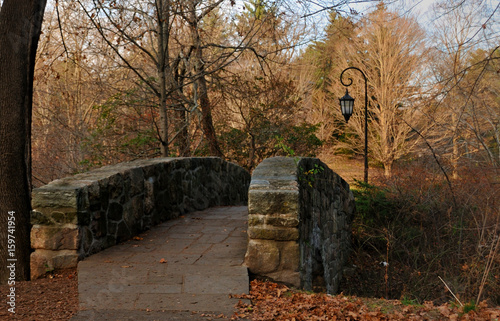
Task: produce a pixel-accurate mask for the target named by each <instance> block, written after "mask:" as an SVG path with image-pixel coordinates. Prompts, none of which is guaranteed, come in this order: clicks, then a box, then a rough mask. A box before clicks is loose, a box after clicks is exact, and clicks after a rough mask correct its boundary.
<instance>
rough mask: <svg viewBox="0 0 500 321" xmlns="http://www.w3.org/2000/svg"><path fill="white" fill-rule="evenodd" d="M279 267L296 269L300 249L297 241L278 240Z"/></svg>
mask: <svg viewBox="0 0 500 321" xmlns="http://www.w3.org/2000/svg"><path fill="white" fill-rule="evenodd" d="M280 243H281V244H280V248H281V249H280V250H281V251H280V252H281V258H280V268H281V269H283V270H290V271H297V272H298V270H299V264H300V249H299V243H298V242H280Z"/></svg>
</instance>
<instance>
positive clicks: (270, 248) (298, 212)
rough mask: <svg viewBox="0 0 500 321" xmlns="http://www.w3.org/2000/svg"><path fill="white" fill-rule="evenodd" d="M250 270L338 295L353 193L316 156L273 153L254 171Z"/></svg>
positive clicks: (347, 248)
mask: <svg viewBox="0 0 500 321" xmlns="http://www.w3.org/2000/svg"><path fill="white" fill-rule="evenodd" d="M248 212H249V219H248V225H249V226H248V235H249V243H248V249H247V253H246V257H245V263H246V265H247V266H248V268H249V270H250V272H252V273H254V274H257V275H260V276H265V277H269V278H271V279H273V280H276V281H280V282H285V283H289V284H291V285H294V286H297V287H301V288H303V289H305V290H325V291H327V292H328V293H336V292H337V291H338V287H339V283H340V280H341V278H342V269H343V266H344V264H345V262H346V260H347V257H348V255H349V251H350V240H351V222H352V218H353V215H354V197H353V194H352V192H351V191H350V189H349V185H348V184H347V183H346V182H345V181H344V180H343V179H342V178H341V177H340V176H338V175H337V174H335V173H334V172H333V171H332V170H330V169H329V168H328V167H327V166H326V165H325V164H324V163H322V162H321V161H320V160H318V159H316V158H286V157H274V158H269V159H266V160H264V161H263V162H262V163H261V164H259V166H257V168H256V169H255V170H254V172H253V174H252V181H251V183H250V190H249V195H248Z"/></svg>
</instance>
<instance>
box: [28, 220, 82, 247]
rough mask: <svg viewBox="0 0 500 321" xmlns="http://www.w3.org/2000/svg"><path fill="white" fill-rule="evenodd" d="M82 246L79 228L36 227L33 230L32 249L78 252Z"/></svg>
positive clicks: (74, 226)
mask: <svg viewBox="0 0 500 321" xmlns="http://www.w3.org/2000/svg"><path fill="white" fill-rule="evenodd" d="M79 245H80V240H79V234H78V228H77V226H76V225H73V226H72V227H54V226H41V225H34V226H33V227H32V228H31V247H32V248H34V249H47V250H76V249H78V246H79Z"/></svg>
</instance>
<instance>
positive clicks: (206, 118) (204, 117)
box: [198, 70, 224, 158]
mask: <svg viewBox="0 0 500 321" xmlns="http://www.w3.org/2000/svg"><path fill="white" fill-rule="evenodd" d="M202 72H203V70H202ZM198 89H199V91H200V107H201V128H203V133H204V134H205V138H206V139H207V141H208V146H209V148H210V155H212V156H219V157H222V158H224V155H223V154H222V152H221V150H220V148H219V143H218V142H217V136H216V135H215V128H214V125H213V121H212V106H211V105H210V99H209V98H208V89H207V81H206V79H205V76H203V75H201V76H200V78H199V79H198Z"/></svg>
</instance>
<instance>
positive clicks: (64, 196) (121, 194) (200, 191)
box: [31, 157, 250, 278]
mask: <svg viewBox="0 0 500 321" xmlns="http://www.w3.org/2000/svg"><path fill="white" fill-rule="evenodd" d="M249 183H250V174H249V173H248V172H247V171H246V170H244V169H243V168H241V167H240V166H238V165H235V164H232V163H229V162H226V161H224V160H222V159H220V158H216V157H204V158H157V159H149V160H138V161H133V162H125V163H120V164H116V165H111V166H105V167H102V168H99V169H96V170H93V171H90V172H87V173H82V174H78V175H74V176H71V177H67V178H63V179H59V180H55V181H53V182H51V183H49V184H47V185H45V186H42V187H40V188H37V189H34V190H33V193H32V208H33V211H32V215H31V223H32V224H33V227H32V230H31V246H32V248H33V249H34V250H35V251H34V252H33V253H32V255H31V272H32V273H31V274H32V278H37V277H39V276H40V275H42V274H44V273H45V272H46V271H47V270H51V269H57V268H67V267H74V266H76V264H77V262H78V260H81V259H83V258H84V257H86V256H89V255H91V254H94V253H96V252H99V251H101V250H103V249H105V248H108V247H110V246H113V245H115V244H118V243H120V242H123V241H125V240H127V239H130V238H131V237H133V236H134V235H137V234H138V233H140V232H142V231H145V230H147V229H149V228H150V227H151V226H154V225H156V224H158V223H160V222H163V221H166V220H169V219H173V218H177V217H178V216H179V215H182V214H185V213H187V212H191V211H195V210H203V209H206V208H208V207H213V206H230V205H245V204H246V203H247V198H248V186H249Z"/></svg>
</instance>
